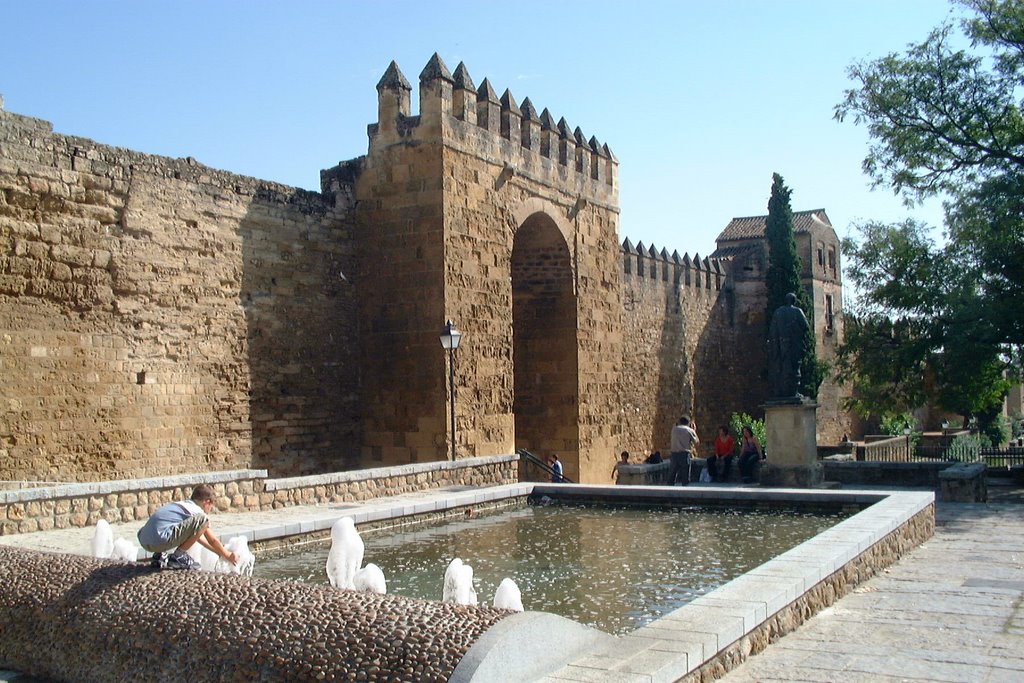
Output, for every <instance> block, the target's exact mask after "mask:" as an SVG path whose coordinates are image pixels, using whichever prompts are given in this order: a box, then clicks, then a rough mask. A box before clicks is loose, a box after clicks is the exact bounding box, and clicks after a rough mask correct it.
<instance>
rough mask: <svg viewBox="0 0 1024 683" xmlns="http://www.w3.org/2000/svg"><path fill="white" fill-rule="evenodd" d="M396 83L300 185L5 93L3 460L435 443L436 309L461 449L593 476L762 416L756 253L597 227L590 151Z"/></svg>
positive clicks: (588, 144)
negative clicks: (127, 135) (52, 115)
mask: <svg viewBox="0 0 1024 683" xmlns="http://www.w3.org/2000/svg"><path fill="white" fill-rule="evenodd" d="M418 85H419V112H418V114H416V115H414V114H413V112H412V108H411V91H412V86H411V85H410V84H409V82H408V81H407V79H406V78H405V76H404V75H403V74H402V72H401V71H400V70H399V68H398V66H397V65H396V64H394V63H392V65H391V66H390V67H389V68H388V70H387V72H386V73H385V74H384V76H383V78H381V80H380V82H379V83H378V85H377V91H378V105H379V106H378V114H379V115H378V121H377V122H376V123H374V124H372V125H370V126H369V127H368V138H369V145H368V152H367V154H366V155H365V156H363V157H360V158H357V159H353V160H350V161H345V162H342V163H340V164H338V165H336V166H334V167H332V168H329V169H326V170H324V171H322V172H321V191H320V192H308V191H305V190H300V189H296V188H292V187H287V186H283V185H279V184H275V183H272V182H268V181H264V180H259V179H255V178H249V177H244V176H239V175H236V174H232V173H230V172H226V171H221V170H216V169H212V168H208V167H206V166H204V165H202V164H200V163H199V162H197V161H196V160H194V159H191V158H186V159H169V158H164V157H158V156H154V155H147V154H143V153H139V152H135V151H131V150H125V149H118V148H113V147H109V146H105V145H102V144H98V143H96V142H93V141H91V140H87V139H83V138H77V137H72V136H66V135H61V134H57V133H54V132H53V130H52V126H51V125H50V124H48V123H47V122H45V121H40V120H37V119H32V118H28V117H25V116H20V115H17V114H14V113H10V112H6V111H2V110H0V367H2V368H3V373H4V390H3V395H2V397H0V399H2V402H0V479H7V480H12V479H13V480H35V481H40V480H50V481H75V480H102V479H112V478H131V477H143V476H157V475H162V474H172V473H183V472H196V471H206V470H219V469H237V468H245V467H256V468H268V469H269V470H270V471H271V473H272V474H273V475H277V476H281V475H292V474H306V473H315V472H323V471H333V470H342V469H351V468H356V467H372V466H375V465H393V464H400V463H409V462H422V461H431V460H440V459H445V458H447V457H449V455H448V454H449V452H450V446H451V442H450V439H452V434H451V433H450V432H451V430H450V428H449V427H448V425H449V418H450V415H449V401H448V397H449V393H448V391H449V389H448V386H447V378H448V371H449V368H448V364H447V362H448V357H447V354H446V352H445V351H444V350H443V349H442V347H441V344H440V342H439V339H438V335H439V333H440V331H441V328H442V327H443V325H444V323H445V321H446V320H449V319H450V320H452V321H454V322H455V323H456V324H457V325H458V327H459V328H460V329H461V330H462V331H463V333H464V338H463V342H462V345H461V346H460V348H459V350H458V351H457V352H456V354H455V367H454V375H455V390H456V410H455V412H456V414H455V422H456V427H457V429H456V436H455V440H456V444H455V447H456V448H455V450H456V453H457V457H460V458H462V457H471V456H479V455H493V454H501V453H510V452H512V451H513V450H514V449H515V448H527V449H530V450H535V451H539V452H541V453H543V454H547V453H552V452H553V453H557V454H559V456H560V458H561V460H562V461H563V462H564V463H565V466H566V474H567V475H569V476H570V477H572V478H573V479H576V480H582V481H606V480H607V478H608V472H609V471H610V469H611V463H612V460H613V459H614V454H615V453H617V452H618V451H619V450H622V449H623V448H626V449H629V450H632V451H640V452H642V451H645V450H647V449H653V448H664V447H665V446H666V445H667V443H666V442H667V438H668V428H669V426H670V425H671V424H672V423H673V422H674V420H675V419H676V418H677V417H678V415H679V414H680V413H683V412H688V413H691V414H693V415H695V416H696V418H697V419H698V421H700V422H701V423H702V424H703V425H704V426H709V425H712V424H715V423H716V422H719V421H722V420H724V419H726V418H727V417H728V415H729V414H730V413H731V412H732V411H733V410H735V409H737V407H742V408H743V409H745V410H747V411H748V412H755V413H756V412H759V409H758V405H759V402H760V401H761V400H762V397H760V396H757V395H756V392H751V391H749V384H748V383H747V381H746V375H744V371H746V370H748V369H749V366H750V365H751V364H752V362H753V359H754V358H755V357H756V354H757V353H760V352H762V351H760V350H759V349H761V348H762V347H763V339H761V337H762V336H763V335H762V331H761V329H760V328H758V327H757V326H758V325H759V324H761V325H763V311H759V310H758V304H757V303H756V301H755V299H756V297H757V296H758V294H757V288H756V283H755V282H754V280H756V273H754V272H748V271H747V270H745V269H746V268H747V266H746V265H741V264H746V263H748V261H749V262H750V263H754V264H755V265H756V259H753V257H752V256H750V257H749V258H748V256H743V257H742V258H740V257H738V256H737V255H736V254H732V253H730V254H725V253H724V252H723V253H722V254H719V253H718V252H716V254H715V257H714V258H700V257H699V256H696V257H694V258H692V259H691V258H689V257H688V256H685V257H679V256H678V254H677V253H674V254H672V255H671V256H670V255H668V254H667V253H666V252H665V250H661V251H660V252H656V251H655V250H654V249H653V248H644V247H643V245H638V246H637V247H633V246H632V245H631V244H630V243H629V241H628V240H627V241H626V242H625V243H622V244H620V243H619V236H618V235H619V225H618V222H619V207H618V171H617V167H618V162H617V160H616V158H615V156H614V154H612V152H611V150H610V149H609V147H608V146H607V145H605V144H602V143H600V142H599V141H598V140H597V138H596V137H593V136H591V137H587V136H586V135H585V134H584V133H583V132H582V130H581V129H580V128H579V127H576V128H573V127H571V126H570V125H569V124H568V123H567V122H566V121H565V119H564V118H562V119H559V120H557V121H556V120H555V117H554V116H553V115H552V114H551V113H550V112H549V111H548V110H546V109H543V110H542V111H541V112H540V113H538V112H537V109H536V107H535V106H534V105H533V103H532V102H530V100H529V99H528V98H527V99H524V100H523V101H522V102H521V103H518V102H517V101H516V99H515V98H514V97H513V95H512V93H511V92H509V91H508V90H505V91H504V93H503V94H502V95H501V96H500V97H499V96H498V95H497V93H496V91H495V89H494V88H493V87H492V85H491V84H490V83H489V82H488V81H487V80H486V79H484V80H483V81H482V82H481V83H480V84H479V86H477V85H476V84H475V83H474V81H473V80H472V78H471V77H470V75H469V72H468V70H467V69H466V67H465V66H464V65H462V64H460V65H459V66H458V68H456V69H455V71H454V72H449V70H448V68H447V67H446V66H445V64H444V63H443V62H442V61H441V59H440V58H439V57H438V56H437V55H434V56H433V57H432V58H431V59H430V60H429V62H428V63H427V65H426V67H425V68H424V69H423V71H422V72H421V73H420V76H419V84H418ZM817 213H818V214H820V215H821V216H824V212H817ZM821 220H823V221H824V225H827V218H823V219H821ZM830 231H831V228H828V230H827V231H824V232H822V233H821V234H822V235H824V236H826V237H827V233H828V232H830ZM726 232H727V233H728V232H729V231H728V230H727V231H726ZM801 234H803V233H801ZM807 234H810V233H807ZM723 235H725V233H723ZM831 236H832V237H833V238H834V233H831ZM816 239H817V238H816V237H812V238H811V242H812V246H811V247H810V248H811V249H812V253H813V249H814V244H813V243H814V241H815V240H816ZM726 242H730V239H725V240H724V241H723V239H722V238H720V241H719V252H722V251H723V249H725V246H724V245H725V244H726ZM754 242H756V239H754ZM730 243H731V242H730ZM752 243H753V242H752ZM833 243H834V240H833V241H830V242H827V245H832V244H833ZM827 245H826V246H825V248H826V249H827V248H828V246H827ZM734 246H737V247H740V246H742V245H739V244H737V245H734ZM754 251H756V249H754V250H753V251H752V252H751V254H752V253H753V252H754ZM738 253H739V252H737V254H738ZM744 253H746V252H744ZM835 253H836V254H838V252H835ZM836 258H838V256H836ZM750 259H753V260H750ZM805 263H812V264H815V263H817V262H812V261H810V260H809V259H807V258H805ZM832 263H833V264H835V268H834V270H835V273H834V278H833V280H831V281H830V282H832V283H833V285H834V289H833V290H829V291H830V292H833V294H832V295H833V296H834V297H837V296H838V292H839V291H840V289H839V288H840V287H841V282H840V281H839V279H838V270H837V269H838V265H837V262H836V261H835V260H833V261H832ZM815 267H817V266H815ZM737 269H739V271H742V272H738V270H737ZM826 270H827V269H826ZM815 273H817V270H816V271H815ZM825 274H826V271H825V270H822V273H821V275H822V278H824V276H825ZM822 278H818V277H817V276H815V278H812V279H813V280H814V282H815V283H817V282H818V281H819V280H821V281H822V282H825V280H824V279H822ZM816 301H817V299H816ZM822 306H823V307H825V306H826V304H825V303H824V300H823V303H822ZM833 306H834V307H835V308H834V310H835V311H838V306H839V302H838V299H833ZM762 307H763V304H762ZM825 310H826V309H825V308H823V315H822V316H819V317H818V319H821V320H826V319H827V318H826V316H825V315H824V311H825ZM837 320H838V317H837ZM837 333H838V331H837ZM743 340H746V341H743ZM741 342H742V345H740V344H741ZM748 347H749V348H748ZM824 427H825V428H826V429H830V427H829V425H828V424H827V421H826V424H825V425H824ZM705 431H707V432H709V433H710V428H708V429H706V430H705Z"/></svg>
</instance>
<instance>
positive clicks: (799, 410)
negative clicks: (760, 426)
mask: <svg viewBox="0 0 1024 683" xmlns="http://www.w3.org/2000/svg"><path fill="white" fill-rule="evenodd" d="M817 409H818V404H817V403H815V402H813V401H809V400H806V399H804V400H799V399H797V400H793V401H775V402H769V403H767V404H766V405H765V407H764V429H765V433H766V434H767V440H768V443H767V456H768V459H767V461H766V462H764V463H762V464H761V485H762V486H787V487H796V488H813V487H818V486H821V483H822V481H823V479H824V475H823V470H822V466H821V463H819V462H818V438H817V426H816V425H817V423H816V420H815V417H816V412H817Z"/></svg>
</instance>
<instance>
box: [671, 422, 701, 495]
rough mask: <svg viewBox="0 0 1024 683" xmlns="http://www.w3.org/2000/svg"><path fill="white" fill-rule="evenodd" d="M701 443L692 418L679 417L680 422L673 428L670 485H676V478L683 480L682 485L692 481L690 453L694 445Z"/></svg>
mask: <svg viewBox="0 0 1024 683" xmlns="http://www.w3.org/2000/svg"><path fill="white" fill-rule="evenodd" d="M699 443H700V439H699V438H698V437H697V432H696V431H694V429H693V428H692V427H691V426H690V418H689V417H687V416H685V415H684V416H683V417H681V418H679V424H677V425H676V426H675V427H673V428H672V442H671V450H672V456H671V457H672V461H671V463H672V464H671V465H670V467H669V471H668V485H669V486H675V485H676V480H677V479H681V480H682V486H686V485H687V484H689V483H690V454H691V453H692V452H693V447H694V446H696V445H697V444H699Z"/></svg>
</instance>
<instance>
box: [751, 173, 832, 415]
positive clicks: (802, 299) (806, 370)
mask: <svg viewBox="0 0 1024 683" xmlns="http://www.w3.org/2000/svg"><path fill="white" fill-rule="evenodd" d="M791 194H793V191H792V190H790V189H789V188H788V187H786V183H785V181H783V179H782V176H780V175H779V174H778V173H773V174H772V195H771V198H770V199H769V200H768V220H767V223H766V225H765V237H766V238H767V240H768V275H767V289H768V307H767V310H766V311H765V321H766V322H770V321H771V319H772V315H773V314H774V313H775V310H776V309H777V308H778V307H779V306H782V305H783V304H785V303H786V294H788V293H789V292H793V293H794V294H796V305H797V306H798V307H799V308H800V309H801V310H802V311H803V312H804V315H806V316H807V322H808V323H810V325H809V327H808V330H807V339H806V346H807V350H808V352H807V353H806V354H805V355H804V359H803V364H802V365H801V366H800V393H801V394H803V395H804V396H808V397H810V398H817V396H818V387H820V386H821V383H822V381H823V380H824V379H825V366H824V364H823V363H820V362H819V361H818V357H817V354H816V352H815V350H816V348H817V346H816V336H815V334H814V302H813V301H812V300H811V297H810V295H809V294H808V293H807V290H806V289H804V287H803V284H801V282H800V273H801V272H803V264H802V263H801V261H800V255H799V254H797V253H796V238H795V237H794V236H793V232H794V230H793V209H792V208H790V205H789V197H790V195H791Z"/></svg>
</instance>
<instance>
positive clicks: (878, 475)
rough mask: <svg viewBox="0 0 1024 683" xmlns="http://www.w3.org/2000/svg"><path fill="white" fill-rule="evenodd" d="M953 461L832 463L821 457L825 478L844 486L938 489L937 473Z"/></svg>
mask: <svg viewBox="0 0 1024 683" xmlns="http://www.w3.org/2000/svg"><path fill="white" fill-rule="evenodd" d="M952 464H953V463H949V462H939V461H929V462H835V461H832V460H823V461H822V467H823V468H824V475H825V480H826V481H835V482H839V483H840V484H843V485H844V486H865V487H870V486H907V487H914V488H929V489H932V490H933V491H938V490H939V472H941V471H942V470H944V469H946V468H948V467H950V466H951V465H952Z"/></svg>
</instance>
